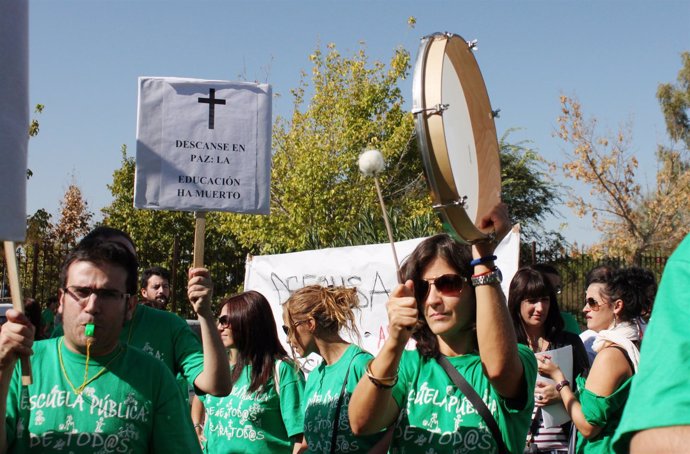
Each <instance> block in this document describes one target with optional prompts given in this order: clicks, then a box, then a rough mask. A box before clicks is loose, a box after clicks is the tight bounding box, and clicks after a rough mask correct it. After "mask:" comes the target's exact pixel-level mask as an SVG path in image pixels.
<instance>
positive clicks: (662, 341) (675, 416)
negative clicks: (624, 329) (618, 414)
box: [613, 235, 690, 453]
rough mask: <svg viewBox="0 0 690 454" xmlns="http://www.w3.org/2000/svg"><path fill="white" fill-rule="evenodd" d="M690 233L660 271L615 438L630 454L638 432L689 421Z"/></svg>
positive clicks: (617, 447)
mask: <svg viewBox="0 0 690 454" xmlns="http://www.w3.org/2000/svg"><path fill="white" fill-rule="evenodd" d="M689 326H690V235H689V236H687V237H685V239H684V240H683V241H682V242H681V243H680V245H679V246H678V248H677V249H676V250H675V252H674V253H673V254H672V255H671V257H670V258H669V260H668V262H667V263H666V267H665V268H664V274H663V275H662V276H661V283H660V284H659V291H658V292H657V294H656V300H655V301H654V308H653V309H652V317H651V319H650V321H649V325H648V327H647V331H646V332H645V334H644V337H643V340H642V348H641V350H640V365H639V368H638V371H637V373H636V374H635V379H634V380H633V384H632V388H631V390H630V398H629V400H628V404H627V406H626V407H625V411H624V412H623V418H622V420H621V423H620V425H619V426H618V430H617V431H616V435H615V437H614V441H613V447H614V449H615V451H616V452H618V453H627V452H628V448H629V446H630V439H631V438H632V436H633V435H634V434H635V432H637V431H640V430H645V429H653V428H660V427H669V426H682V425H690V388H688V373H687V371H688V370H690V336H688V327H689Z"/></svg>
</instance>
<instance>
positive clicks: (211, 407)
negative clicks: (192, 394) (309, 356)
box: [199, 361, 304, 454]
mask: <svg viewBox="0 0 690 454" xmlns="http://www.w3.org/2000/svg"><path fill="white" fill-rule="evenodd" d="M274 370H275V368H274ZM278 370H279V374H280V377H279V380H278V383H279V388H280V394H278V392H276V386H275V381H274V377H271V378H270V379H269V380H268V382H266V385H265V386H264V387H262V388H260V389H259V391H254V392H251V393H250V392H249V391H248V390H249V384H250V383H251V366H246V367H245V368H244V369H243V370H242V372H241V373H240V376H239V378H238V379H237V381H236V382H235V383H234V384H233V386H232V391H231V392H230V395H228V396H226V397H214V396H211V395H205V396H200V397H199V399H200V400H201V402H202V403H203V404H204V407H205V409H206V424H205V425H204V437H206V441H205V442H204V447H203V448H204V452H206V453H211V454H216V453H223V454H230V453H248V452H256V453H291V452H292V447H293V444H294V442H293V440H291V437H294V436H297V435H301V434H302V433H303V431H304V413H303V412H302V407H303V405H304V375H302V372H301V371H300V370H299V369H297V366H295V365H294V364H293V363H292V362H288V361H280V365H279V367H278Z"/></svg>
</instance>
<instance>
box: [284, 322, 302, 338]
mask: <svg viewBox="0 0 690 454" xmlns="http://www.w3.org/2000/svg"><path fill="white" fill-rule="evenodd" d="M306 322H307V321H306V320H302V321H300V322H295V323H293V324H292V327H293V328H297V327H298V326H299V325H301V324H302V323H306ZM283 332H284V333H285V335H286V336H289V335H290V327H289V326H287V325H283Z"/></svg>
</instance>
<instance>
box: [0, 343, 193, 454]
mask: <svg viewBox="0 0 690 454" xmlns="http://www.w3.org/2000/svg"><path fill="white" fill-rule="evenodd" d="M62 339H63V338H56V339H48V340H44V341H38V342H36V343H34V346H33V349H34V354H33V355H32V356H31V368H32V371H33V384H31V385H29V386H28V387H23V386H22V385H21V367H20V365H19V363H18V364H17V367H16V368H15V370H14V373H13V375H12V379H11V382H10V388H9V393H8V397H7V420H6V424H5V428H6V430H7V440H8V444H9V451H8V452H10V453H45V452H65V453H72V454H82V453H83V454H94V453H117V452H126V453H135V454H136V453H151V452H185V453H198V452H201V451H200V448H199V442H198V441H197V439H196V436H195V433H194V431H193V429H192V427H191V426H190V425H189V424H188V419H187V418H186V417H185V413H188V412H189V409H188V407H186V406H185V405H184V403H183V402H182V398H181V397H180V394H179V392H178V390H177V387H176V385H175V378H174V377H173V376H172V374H171V373H170V371H169V370H167V369H166V368H165V366H163V365H162V364H161V363H160V362H159V361H155V360H153V359H152V358H151V357H150V356H149V355H145V354H143V353H142V352H141V351H139V350H137V349H134V348H130V347H128V346H126V345H120V348H118V349H117V350H116V351H115V352H113V353H111V354H109V355H106V356H103V357H91V358H89V362H88V366H89V367H88V376H89V379H90V378H92V377H94V376H96V375H97V374H98V373H99V372H100V371H101V370H103V367H104V366H105V365H106V364H107V372H106V373H104V374H102V375H100V376H98V377H97V378H96V379H95V380H93V381H92V382H91V383H88V384H87V385H86V386H85V388H84V390H83V392H81V393H80V394H76V393H75V392H74V391H73V389H72V386H71V385H70V384H69V382H68V379H67V377H69V380H70V381H71V382H72V385H73V386H74V387H75V388H79V387H80V386H81V384H82V383H83V382H84V371H85V367H86V356H84V355H81V354H78V353H74V352H71V351H69V350H68V349H67V347H66V346H64V345H61V342H60V341H61V340H62ZM58 348H60V350H61V352H62V359H63V364H64V371H63V369H62V366H61V365H60V360H59V356H58ZM65 374H66V376H65Z"/></svg>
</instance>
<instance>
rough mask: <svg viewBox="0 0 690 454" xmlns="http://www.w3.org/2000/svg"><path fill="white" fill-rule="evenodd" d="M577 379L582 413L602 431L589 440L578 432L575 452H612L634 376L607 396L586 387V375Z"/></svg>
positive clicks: (600, 453) (602, 453)
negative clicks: (614, 435)
mask: <svg viewBox="0 0 690 454" xmlns="http://www.w3.org/2000/svg"><path fill="white" fill-rule="evenodd" d="M576 381H577V389H578V390H579V391H578V394H579V400H580V405H582V414H583V415H584V416H585V419H586V420H587V422H588V423H590V424H591V425H593V426H597V427H601V432H599V434H598V435H597V436H596V437H594V438H590V439H589V440H588V439H586V438H585V437H583V436H582V434H580V433H579V432H578V434H577V447H576V450H575V452H576V453H577V454H609V453H610V452H612V450H611V441H612V439H613V434H614V432H615V431H616V428H617V427H618V423H619V422H620V420H621V414H622V413H623V408H624V407H625V402H626V401H627V400H628V394H630V384H631V383H632V381H633V377H630V378H628V379H627V380H625V381H624V382H623V383H622V384H621V385H620V386H619V387H618V389H616V390H615V391H614V392H613V394H611V395H610V396H605V397H603V396H597V395H596V394H594V393H592V392H591V391H589V390H587V389H585V382H586V381H587V380H586V379H585V378H584V377H582V376H579V377H577V379H576Z"/></svg>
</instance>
